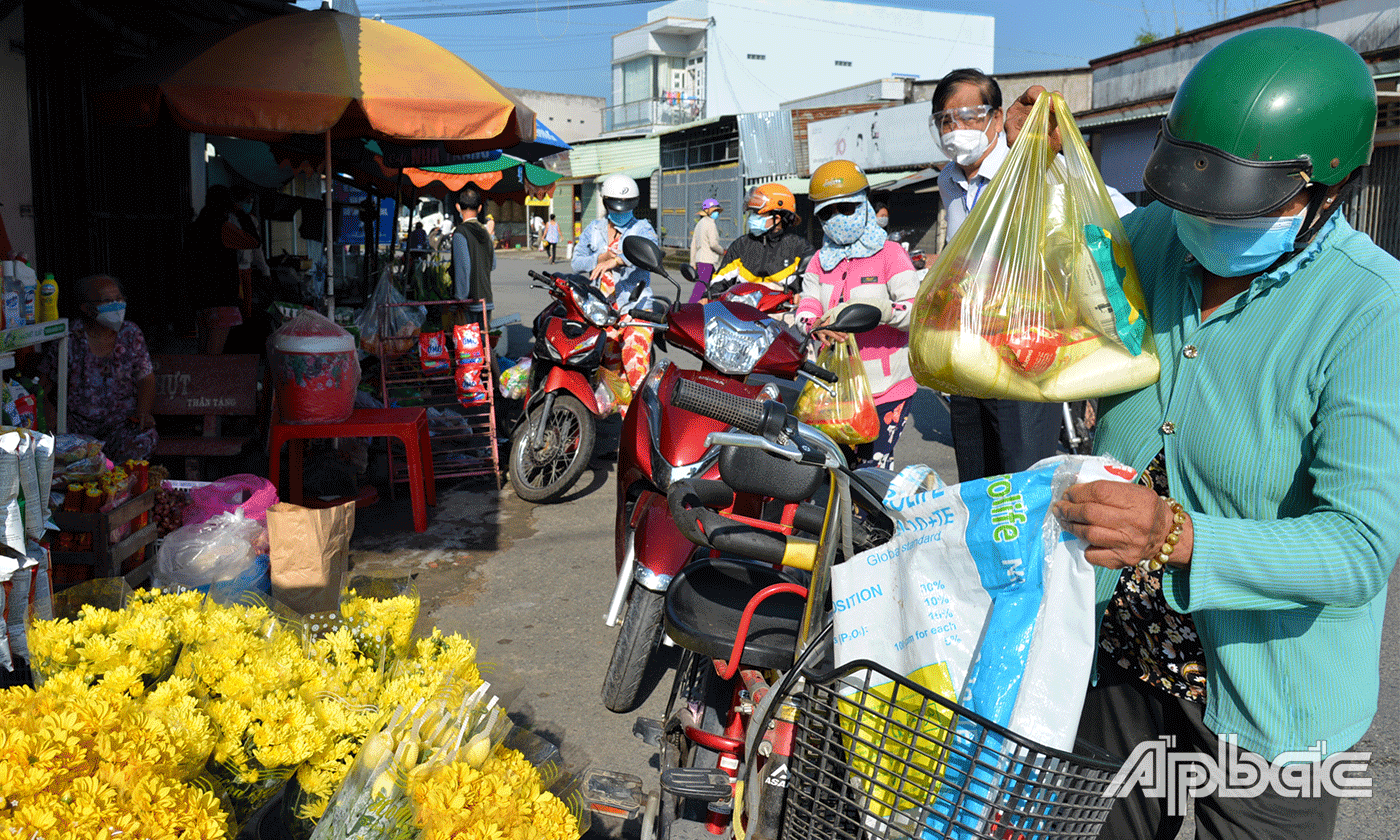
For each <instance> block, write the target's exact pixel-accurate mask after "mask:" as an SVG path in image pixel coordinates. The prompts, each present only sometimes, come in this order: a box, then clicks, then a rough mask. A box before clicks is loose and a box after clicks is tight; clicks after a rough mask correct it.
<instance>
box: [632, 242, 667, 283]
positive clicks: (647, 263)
mask: <svg viewBox="0 0 1400 840" xmlns="http://www.w3.org/2000/svg"><path fill="white" fill-rule="evenodd" d="M622 256H623V257H625V258H626V259H627V261H628V262H629V263H631V264H632V265H635V266H637V267H638V268H644V269H646V270H647V271H650V272H652V273H653V274H660V275H661V276H662V277H665V278H666V279H667V280H670V279H671V275H669V274H667V273H666V269H665V268H664V267H663V266H662V265H661V262H662V260H664V259H666V252H664V251H662V250H661V246H660V245H657V244H656V243H655V242H652V241H651V240H650V239H647V238H646V237H645V236H628V237H626V238H625V239H623V240H622Z"/></svg>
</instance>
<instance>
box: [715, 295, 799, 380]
mask: <svg viewBox="0 0 1400 840" xmlns="http://www.w3.org/2000/svg"><path fill="white" fill-rule="evenodd" d="M781 332H782V327H780V326H778V324H777V322H776V321H773V320H772V319H769V318H764V319H763V320H761V321H744V320H742V319H739V318H735V317H734V316H733V314H731V313H730V311H729V310H728V309H726V308H725V307H724V304H721V303H707V304H705V360H706V361H708V362H709V363H710V364H712V365H714V367H715V370H718V371H719V372H720V373H727V374H729V375H730V376H739V375H743V374H747V373H752V372H753V367H754V365H756V364H758V360H759V359H761V358H763V354H764V353H767V352H768V348H769V347H770V346H771V345H772V344H773V339H775V338H777V337H778V334H779V333H781Z"/></svg>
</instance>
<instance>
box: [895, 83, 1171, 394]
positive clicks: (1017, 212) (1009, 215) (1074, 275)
mask: <svg viewBox="0 0 1400 840" xmlns="http://www.w3.org/2000/svg"><path fill="white" fill-rule="evenodd" d="M1052 113H1053V114H1054V117H1055V119H1056V120H1057V121H1058V122H1059V126H1060V135H1061V137H1062V138H1063V140H1064V153H1063V154H1062V155H1056V154H1055V153H1054V152H1053V151H1052V149H1051V147H1050V140H1049V136H1048V132H1049V126H1050V117H1051V114H1052ZM909 349H910V353H909V360H910V367H911V368H912V369H913V373H914V378H915V379H916V380H917V381H918V382H919V384H921V385H926V386H928V387H930V388H934V389H936V390H939V391H943V392H945V393H949V394H961V395H964V396H970V397H990V398H1006V399H1015V400H1026V401H1032V402H1065V401H1069V400H1082V399H1088V398H1091V397H1102V396H1107V395H1109V394H1117V393H1122V392H1124V391H1130V390H1133V389H1136V388H1141V387H1143V386H1145V385H1150V384H1152V383H1153V382H1156V381H1157V376H1158V373H1159V371H1158V363H1157V353H1156V348H1155V347H1154V345H1153V343H1152V330H1151V329H1150V328H1149V325H1148V323H1147V318H1146V306H1145V303H1144V300H1143V295H1142V287H1141V286H1140V284H1139V282H1138V275H1137V268H1136V267H1135V266H1134V265H1133V255H1132V251H1131V250H1130V249H1129V247H1128V239H1127V235H1126V234H1125V233H1124V232H1123V225H1122V223H1121V222H1119V220H1118V213H1117V211H1116V210H1114V207H1113V202H1112V201H1111V200H1110V199H1109V197H1108V189H1107V188H1106V187H1105V186H1104V183H1103V179H1102V178H1101V177H1100V176H1099V173H1098V170H1097V169H1096V168H1095V166H1094V161H1093V158H1092V157H1091V156H1090V154H1089V149H1088V147H1087V146H1085V144H1084V138H1083V137H1082V136H1081V135H1080V133H1079V129H1078V128H1076V127H1075V125H1074V121H1073V119H1072V118H1071V116H1070V112H1069V108H1068V106H1066V105H1065V102H1064V99H1062V98H1061V97H1060V96H1059V94H1051V95H1045V96H1041V97H1040V99H1039V100H1037V101H1036V104H1035V107H1034V108H1032V109H1031V113H1030V116H1029V117H1028V118H1027V120H1026V126H1025V128H1024V129H1023V130H1022V132H1021V136H1020V137H1019V138H1018V139H1017V141H1016V145H1015V147H1014V148H1012V150H1011V153H1010V154H1009V155H1008V156H1007V158H1006V162H1005V163H1003V164H1002V167H1001V170H1000V171H999V172H997V174H996V177H995V178H993V179H992V181H991V183H990V184H988V185H987V188H986V190H984V191H983V193H982V196H981V199H980V200H979V201H978V202H977V203H976V205H975V206H974V207H973V209H972V213H971V214H970V215H969V216H968V217H967V220H966V221H964V222H963V225H962V227H961V228H959V229H958V232H957V234H955V235H954V236H953V239H952V241H950V242H949V243H948V247H947V248H945V249H944V251H943V254H942V255H940V256H939V258H938V261H937V262H935V263H934V264H933V266H932V267H931V268H929V270H928V272H927V273H926V274H925V275H924V280H923V283H922V284H920V286H919V293H918V295H917V296H916V297H915V299H914V312H913V320H912V325H911V327H910V331H909Z"/></svg>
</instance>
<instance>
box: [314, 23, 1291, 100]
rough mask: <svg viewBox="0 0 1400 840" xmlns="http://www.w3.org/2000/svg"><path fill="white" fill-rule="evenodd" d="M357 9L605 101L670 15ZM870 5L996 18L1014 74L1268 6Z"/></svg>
mask: <svg viewBox="0 0 1400 840" xmlns="http://www.w3.org/2000/svg"><path fill="white" fill-rule="evenodd" d="M739 1H740V2H741V1H742V0H739ZM342 2H343V0H342ZM342 2H337V4H336V5H337V7H338V8H339V7H343V6H342ZM357 2H358V8H359V11H360V13H361V14H362V15H365V16H367V17H368V16H373V15H376V14H379V15H383V17H384V19H385V20H388V21H389V22H391V23H394V24H396V25H398V26H402V27H404V28H406V29H410V30H412V31H414V32H417V33H419V34H421V35H424V36H426V37H428V38H431V39H432V40H434V41H436V42H437V43H439V44H441V45H442V46H444V47H447V48H448V49H450V50H452V51H453V52H455V53H457V54H458V55H460V56H462V57H463V58H464V59H466V60H467V61H469V62H471V63H472V64H473V65H475V66H476V67H477V69H479V70H481V71H482V72H484V73H486V74H487V75H488V76H490V77H491V78H492V79H495V80H496V81H497V82H498V83H500V84H502V85H505V86H506V87H514V88H528V89H531V90H543V91H550V92H555V93H577V94H586V95H589V96H602V97H606V96H607V95H608V85H609V82H608V68H609V58H610V56H611V36H612V35H614V34H616V33H618V32H621V31H623V30H625V29H630V28H632V27H634V26H638V25H640V24H642V23H645V22H646V13H647V10H648V9H651V8H655V7H656V6H659V5H662V4H661V3H660V2H657V3H647V4H645V5H620V6H614V7H610V8H592V9H576V8H575V9H565V10H559V11H531V12H528V13H521V14H503V15H495V14H486V15H481V14H473V15H470V16H459V17H444V18H436V19H432V18H429V19H412V18H397V19H396V18H395V13H396V12H397V13H401V14H404V13H424V12H429V13H431V12H459V11H463V10H467V11H473V10H485V9H501V8H521V7H533V8H556V9H557V8H558V7H561V6H566V5H567V0H357ZM581 2H583V3H593V2H597V0H581ZM855 2H860V0H855ZM298 5H301V6H304V7H308V8H315V7H317V6H319V5H320V0H298ZM863 5H872V6H873V5H887V6H903V7H906V8H917V9H932V10H937V11H949V12H966V13H975V14H987V15H992V16H993V17H995V18H996V67H995V70H996V71H998V72H1003V73H1008V72H1016V71H1022V70H1042V69H1054V68H1061V67H1081V66H1086V65H1087V64H1088V62H1089V60H1090V59H1092V58H1097V57H1099V56H1103V55H1108V54H1110V53H1114V52H1118V51H1119V50H1124V49H1128V48H1129V47H1131V46H1132V45H1133V38H1134V37H1135V36H1136V35H1137V34H1138V33H1139V32H1140V31H1142V30H1143V29H1144V28H1150V30H1151V31H1153V32H1156V33H1158V34H1165V33H1170V32H1172V31H1174V30H1175V29H1176V28H1178V27H1180V28H1181V29H1183V30H1187V29H1194V28H1196V27H1199V26H1203V25H1205V24H1207V23H1209V22H1211V21H1212V20H1217V19H1220V18H1221V17H1229V16H1234V15H1237V14H1242V13H1244V12H1246V11H1248V10H1249V9H1250V8H1253V7H1257V6H1262V5H1267V4H1266V3H1260V2H1251V0H1235V2H1233V3H1231V2H1228V0H1214V1H1213V2H1211V0H1175V2H1173V0H1140V2H1137V3H1135V2H1133V0H1039V2H1013V0H985V2H975V1H974V0H943V1H942V2H937V1H935V2H928V0H925V2H917V0H882V2H880V3H878V4H877V3H863ZM793 7H794V10H795V12H796V11H798V10H800V9H801V0H793ZM1222 11H1223V12H1224V14H1221V12H1222ZM775 37H780V36H775Z"/></svg>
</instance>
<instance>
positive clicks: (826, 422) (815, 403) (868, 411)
mask: <svg viewBox="0 0 1400 840" xmlns="http://www.w3.org/2000/svg"><path fill="white" fill-rule="evenodd" d="M817 364H818V365H819V366H821V367H823V368H826V369H827V370H829V371H831V372H832V373H834V374H836V376H837V379H836V382H835V383H833V384H828V383H826V382H821V381H819V380H815V379H813V380H810V381H808V383H807V384H806V386H804V387H803V389H802V393H801V394H799V395H798V397H797V405H796V406H795V408H794V411H793V413H794V414H795V415H796V417H797V419H799V420H801V421H802V422H804V423H809V424H811V425H813V426H816V427H817V428H818V429H820V430H821V431H822V432H823V433H824V434H825V435H826V436H827V437H829V438H831V439H832V440H834V441H836V442H837V443H844V444H846V445H847V446H856V445H857V444H862V443H869V442H870V441H872V440H874V439H875V438H876V437H877V436H879V434H880V414H879V412H877V411H876V410H875V398H874V396H873V395H872V394H871V392H870V379H869V377H867V376H866V375H865V362H864V361H863V360H862V359H861V357H860V348H858V347H857V346H856V340H855V338H854V337H853V336H850V335H848V336H846V340H845V341H844V342H841V343H839V344H832V345H830V346H828V347H826V348H825V349H823V350H822V351H821V354H820V355H818V356H817Z"/></svg>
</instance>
